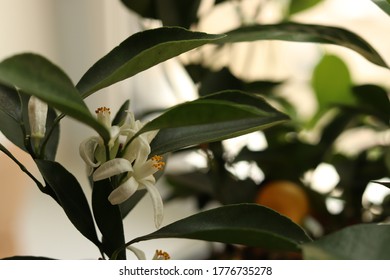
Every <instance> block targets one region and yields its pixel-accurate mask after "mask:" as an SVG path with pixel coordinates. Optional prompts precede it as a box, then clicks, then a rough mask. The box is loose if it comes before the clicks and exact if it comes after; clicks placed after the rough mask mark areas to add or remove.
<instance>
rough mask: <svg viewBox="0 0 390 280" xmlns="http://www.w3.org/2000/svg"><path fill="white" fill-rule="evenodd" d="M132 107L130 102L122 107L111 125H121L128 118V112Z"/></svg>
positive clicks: (126, 102) (127, 101)
mask: <svg viewBox="0 0 390 280" xmlns="http://www.w3.org/2000/svg"><path fill="white" fill-rule="evenodd" d="M129 106H130V100H126V101H125V102H124V103H123V104H122V106H121V107H120V108H119V110H118V112H117V113H116V115H115V117H114V119H113V120H112V122H111V125H113V126H114V125H120V124H121V122H123V120H124V119H125V118H126V115H127V113H126V111H127V110H129Z"/></svg>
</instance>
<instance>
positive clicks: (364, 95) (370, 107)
mask: <svg viewBox="0 0 390 280" xmlns="http://www.w3.org/2000/svg"><path fill="white" fill-rule="evenodd" d="M353 94H354V96H355V97H356V99H357V100H358V103H359V104H358V105H359V108H361V109H362V113H368V114H371V115H373V116H376V117H378V118H379V119H380V120H381V121H383V122H384V123H385V124H386V125H389V121H390V101H389V96H388V94H387V91H386V90H384V89H383V88H381V87H379V86H377V85H362V86H356V87H354V88H353Z"/></svg>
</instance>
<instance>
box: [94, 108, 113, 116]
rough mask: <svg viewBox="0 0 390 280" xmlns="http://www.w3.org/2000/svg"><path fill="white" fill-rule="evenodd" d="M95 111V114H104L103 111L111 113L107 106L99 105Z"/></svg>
mask: <svg viewBox="0 0 390 280" xmlns="http://www.w3.org/2000/svg"><path fill="white" fill-rule="evenodd" d="M95 113H96V114H99V113H101V114H104V113H108V114H111V111H110V108H108V107H99V108H97V109H96V110H95Z"/></svg>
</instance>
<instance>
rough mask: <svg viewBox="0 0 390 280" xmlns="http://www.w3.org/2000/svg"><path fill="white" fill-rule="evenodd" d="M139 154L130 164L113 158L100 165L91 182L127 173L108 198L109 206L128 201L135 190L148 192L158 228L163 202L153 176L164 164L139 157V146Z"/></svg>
mask: <svg viewBox="0 0 390 280" xmlns="http://www.w3.org/2000/svg"><path fill="white" fill-rule="evenodd" d="M139 149H140V151H141V152H140V153H139V156H138V157H137V158H136V159H135V161H134V163H131V162H130V161H129V160H127V159H125V158H115V159H112V160H109V161H107V162H105V163H103V164H102V165H100V166H99V167H98V168H97V169H96V170H95V172H94V173H93V176H92V178H93V180H94V181H99V180H104V179H108V178H110V177H114V176H117V175H120V174H122V173H127V175H126V177H125V178H124V179H123V180H122V182H121V184H120V185H119V186H118V187H117V188H116V189H114V190H113V191H112V192H111V194H110V195H109V196H108V200H109V201H110V202H111V204H113V205H116V204H121V203H123V202H125V201H126V200H127V199H129V198H130V197H131V196H132V195H133V194H134V193H135V192H136V191H137V190H140V189H145V188H146V190H147V191H148V193H149V195H150V197H151V199H152V203H153V208H154V222H155V225H156V227H157V228H159V227H160V225H161V222H162V219H163V201H162V198H161V195H160V193H159V191H158V190H157V188H156V186H155V183H156V179H155V178H154V176H153V174H154V173H156V172H157V171H159V170H161V169H162V168H163V167H164V165H165V163H164V162H163V161H162V157H160V156H154V157H152V158H151V159H147V157H144V156H141V155H142V150H144V149H145V147H142V145H141V146H139Z"/></svg>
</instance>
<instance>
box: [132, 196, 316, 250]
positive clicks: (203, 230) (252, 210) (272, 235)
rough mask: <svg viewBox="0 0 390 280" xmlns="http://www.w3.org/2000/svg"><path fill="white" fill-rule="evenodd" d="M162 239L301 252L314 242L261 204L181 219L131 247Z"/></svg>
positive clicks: (228, 208)
mask: <svg viewBox="0 0 390 280" xmlns="http://www.w3.org/2000/svg"><path fill="white" fill-rule="evenodd" d="M159 238H187V239H197V240H205V241H213V242H222V243H230V244H242V245H247V246H255V247H262V248H266V249H271V250H282V251H298V250H299V245H300V244H302V243H304V242H309V241H311V240H310V238H309V237H308V236H307V235H306V233H305V232H304V231H303V230H302V229H301V228H300V227H299V226H298V225H296V224H295V223H293V222H292V221H291V220H290V219H288V218H286V217H284V216H282V215H280V214H278V213H277V212H275V211H273V210H271V209H269V208H266V207H263V206H260V205H257V204H236V205H228V206H223V207H219V208H215V209H212V210H208V211H204V212H201V213H198V214H195V215H192V216H190V217H187V218H184V219H182V220H178V221H176V222H174V223H172V224H170V225H167V226H165V227H163V228H161V229H159V230H157V231H155V232H153V233H151V234H148V235H145V236H141V237H138V238H135V239H133V240H132V241H131V242H129V244H130V243H131V244H132V243H135V242H140V241H145V240H151V239H159Z"/></svg>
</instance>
